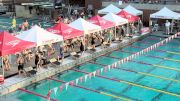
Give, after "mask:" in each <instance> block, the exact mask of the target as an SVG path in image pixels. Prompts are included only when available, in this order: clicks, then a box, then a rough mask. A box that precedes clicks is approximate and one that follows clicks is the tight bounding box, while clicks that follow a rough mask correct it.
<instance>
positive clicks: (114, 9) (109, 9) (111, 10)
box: [98, 4, 121, 14]
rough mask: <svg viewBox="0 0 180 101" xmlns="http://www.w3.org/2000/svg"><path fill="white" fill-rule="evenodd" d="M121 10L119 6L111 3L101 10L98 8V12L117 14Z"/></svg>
mask: <svg viewBox="0 0 180 101" xmlns="http://www.w3.org/2000/svg"><path fill="white" fill-rule="evenodd" d="M120 11H121V9H120V8H118V7H116V6H114V5H113V4H110V5H109V6H107V7H105V8H103V9H101V10H98V14H108V13H114V14H117V13H119V12H120Z"/></svg>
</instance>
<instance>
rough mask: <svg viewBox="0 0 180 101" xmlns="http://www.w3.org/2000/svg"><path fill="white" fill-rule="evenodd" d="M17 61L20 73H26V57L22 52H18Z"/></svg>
mask: <svg viewBox="0 0 180 101" xmlns="http://www.w3.org/2000/svg"><path fill="white" fill-rule="evenodd" d="M16 62H17V64H18V74H19V75H21V74H22V73H24V58H23V56H22V55H21V54H18V56H17V61H16Z"/></svg>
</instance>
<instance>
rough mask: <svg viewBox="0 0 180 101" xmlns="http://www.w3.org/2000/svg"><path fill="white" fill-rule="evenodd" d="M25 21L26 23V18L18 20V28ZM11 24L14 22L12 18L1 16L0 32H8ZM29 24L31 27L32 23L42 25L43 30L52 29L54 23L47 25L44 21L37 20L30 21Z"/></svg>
mask: <svg viewBox="0 0 180 101" xmlns="http://www.w3.org/2000/svg"><path fill="white" fill-rule="evenodd" d="M23 21H24V18H16V23H17V26H18V25H19V24H22V23H23ZM11 22H12V17H2V16H0V30H8V29H9V28H10V27H11V26H12V23H11ZM28 22H29V25H31V24H32V23H34V24H38V23H41V25H42V27H43V28H47V27H50V26H52V25H53V24H52V23H47V22H45V21H42V20H40V19H38V18H37V19H28Z"/></svg>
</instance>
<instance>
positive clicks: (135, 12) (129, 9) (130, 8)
mask: <svg viewBox="0 0 180 101" xmlns="http://www.w3.org/2000/svg"><path fill="white" fill-rule="evenodd" d="M124 10H125V11H126V12H128V13H130V14H132V15H135V16H139V15H143V11H140V10H138V9H136V8H134V7H133V6H131V5H128V6H126V7H125V8H124Z"/></svg>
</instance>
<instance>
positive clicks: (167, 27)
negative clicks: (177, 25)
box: [165, 20, 171, 35]
mask: <svg viewBox="0 0 180 101" xmlns="http://www.w3.org/2000/svg"><path fill="white" fill-rule="evenodd" d="M170 25H171V24H170V22H169V21H168V20H166V23H165V27H166V34H168V35H169V33H170V32H169V30H170Z"/></svg>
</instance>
